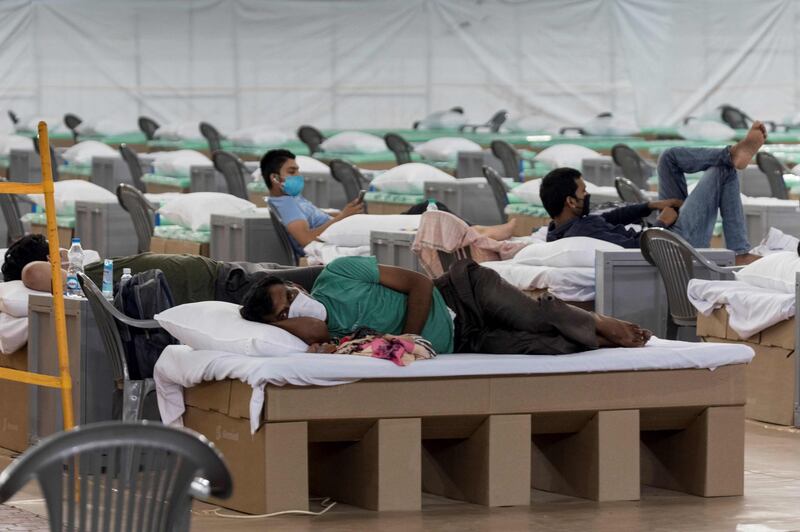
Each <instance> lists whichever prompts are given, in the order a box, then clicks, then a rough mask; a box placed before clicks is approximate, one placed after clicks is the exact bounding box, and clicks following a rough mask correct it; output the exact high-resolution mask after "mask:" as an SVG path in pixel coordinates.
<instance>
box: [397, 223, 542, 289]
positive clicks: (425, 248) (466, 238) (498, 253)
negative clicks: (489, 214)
mask: <svg viewBox="0 0 800 532" xmlns="http://www.w3.org/2000/svg"><path fill="white" fill-rule="evenodd" d="M526 245H527V244H525V243H513V242H498V241H497V240H494V239H493V238H489V237H487V236H483V235H481V234H480V233H478V232H477V231H476V230H475V229H474V228H472V227H470V226H468V225H467V224H466V222H464V220H462V219H461V218H459V217H458V216H455V215H453V214H450V213H449V212H444V211H427V212H425V213H423V214H422V218H421V219H420V223H419V229H418V230H417V236H416V238H415V239H414V244H412V246H411V249H412V251H413V252H414V253H415V254H416V255H417V256H418V257H419V261H420V263H421V264H422V267H423V268H424V269H425V271H426V272H427V273H428V275H430V276H431V277H439V276H440V275H442V274H443V273H444V268H443V267H442V263H441V261H440V260H439V253H438V252H439V251H444V252H446V253H454V252H456V251H457V250H462V251H460V252H461V254H465V253H464V252H463V250H464V249H469V252H470V256H471V257H472V260H474V261H475V262H478V263H481V262H486V261H491V260H506V259H510V258H511V257H513V256H514V255H516V254H517V252H519V250H521V249H522V248H524V247H525V246H526Z"/></svg>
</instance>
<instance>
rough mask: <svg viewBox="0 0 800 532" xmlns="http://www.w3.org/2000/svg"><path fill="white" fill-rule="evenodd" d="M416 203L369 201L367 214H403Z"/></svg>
mask: <svg viewBox="0 0 800 532" xmlns="http://www.w3.org/2000/svg"><path fill="white" fill-rule="evenodd" d="M413 206H414V205H409V204H405V203H384V202H382V201H368V202H367V214H403V213H404V212H406V211H407V210H408V209H410V208H411V207H413Z"/></svg>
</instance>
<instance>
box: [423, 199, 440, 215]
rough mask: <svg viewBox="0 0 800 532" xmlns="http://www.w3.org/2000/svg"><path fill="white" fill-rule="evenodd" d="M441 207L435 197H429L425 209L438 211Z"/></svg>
mask: <svg viewBox="0 0 800 532" xmlns="http://www.w3.org/2000/svg"><path fill="white" fill-rule="evenodd" d="M438 210H439V207H438V206H437V205H436V200H435V199H433V198H429V199H428V208H427V209H425V211H426V212H427V211H438Z"/></svg>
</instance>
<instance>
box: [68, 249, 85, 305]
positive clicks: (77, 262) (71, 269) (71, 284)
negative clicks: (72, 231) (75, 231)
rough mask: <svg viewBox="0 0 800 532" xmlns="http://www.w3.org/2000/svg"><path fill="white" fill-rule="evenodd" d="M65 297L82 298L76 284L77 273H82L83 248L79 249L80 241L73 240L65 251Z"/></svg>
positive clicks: (78, 285) (78, 286)
mask: <svg viewBox="0 0 800 532" xmlns="http://www.w3.org/2000/svg"><path fill="white" fill-rule="evenodd" d="M67 260H68V261H69V266H67V296H69V297H83V290H81V285H80V283H79V282H78V273H83V248H82V247H81V239H80V238H73V239H72V246H70V248H69V251H67Z"/></svg>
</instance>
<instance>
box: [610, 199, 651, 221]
mask: <svg viewBox="0 0 800 532" xmlns="http://www.w3.org/2000/svg"><path fill="white" fill-rule="evenodd" d="M651 211H652V209H651V208H650V204H649V203H637V204H636V205H626V206H624V207H619V208H618V209H614V210H613V211H608V212H604V213H603V214H601V215H600V216H602V217H603V218H604V219H605V221H607V222H608V223H610V224H614V225H628V224H636V223H639V222H641V220H642V218H647V217H648V216H650V212H651Z"/></svg>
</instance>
